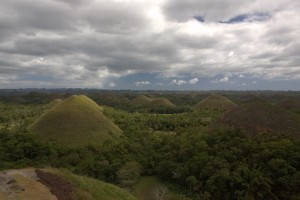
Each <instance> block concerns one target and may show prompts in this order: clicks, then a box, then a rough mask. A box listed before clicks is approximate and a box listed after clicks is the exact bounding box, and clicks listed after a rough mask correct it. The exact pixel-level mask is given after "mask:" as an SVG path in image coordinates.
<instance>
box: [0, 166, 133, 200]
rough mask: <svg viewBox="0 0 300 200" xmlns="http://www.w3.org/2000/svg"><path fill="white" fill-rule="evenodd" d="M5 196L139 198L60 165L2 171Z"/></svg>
mask: <svg viewBox="0 0 300 200" xmlns="http://www.w3.org/2000/svg"><path fill="white" fill-rule="evenodd" d="M0 199H1V200H99V199H101V200H111V199H113V200H136V198H135V197H133V196H132V195H130V194H129V193H127V192H126V191H125V190H123V189H121V188H119V187H117V186H114V185H111V184H108V183H104V182H102V181H99V180H95V179H91V178H87V177H83V176H78V175H74V174H72V173H69V172H67V171H61V170H57V169H18V170H7V171H1V172H0Z"/></svg>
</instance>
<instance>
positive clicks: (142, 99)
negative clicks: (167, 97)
mask: <svg viewBox="0 0 300 200" xmlns="http://www.w3.org/2000/svg"><path fill="white" fill-rule="evenodd" d="M151 101H152V99H151V98H149V97H147V96H145V95H139V96H137V97H136V98H134V99H133V100H132V101H131V103H130V104H131V105H132V106H145V105H149V104H150V103H151Z"/></svg>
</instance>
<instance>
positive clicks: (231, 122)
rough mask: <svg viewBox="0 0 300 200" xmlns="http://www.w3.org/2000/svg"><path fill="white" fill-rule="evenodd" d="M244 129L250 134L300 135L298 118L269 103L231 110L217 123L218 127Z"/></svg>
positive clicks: (244, 105)
mask: <svg viewBox="0 0 300 200" xmlns="http://www.w3.org/2000/svg"><path fill="white" fill-rule="evenodd" d="M220 124H221V125H225V126H229V127H231V128H234V129H242V130H243V131H245V132H247V133H250V134H257V133H269V132H272V133H287V134H295V135H300V119H299V117H298V116H296V115H294V114H293V113H290V112H288V111H286V110H284V109H282V108H279V107H277V106H273V105H270V104H267V103H260V102H256V103H246V104H243V105H241V106H239V107H238V108H235V109H234V110H231V111H229V112H227V113H224V115H223V116H222V117H221V118H220V119H219V120H218V121H217V125H220Z"/></svg>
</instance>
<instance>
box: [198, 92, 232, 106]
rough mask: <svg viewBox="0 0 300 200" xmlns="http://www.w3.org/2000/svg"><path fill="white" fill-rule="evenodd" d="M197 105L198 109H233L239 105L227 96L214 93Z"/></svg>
mask: <svg viewBox="0 0 300 200" xmlns="http://www.w3.org/2000/svg"><path fill="white" fill-rule="evenodd" d="M195 107H196V109H209V110H232V109H234V108H236V107H238V105H237V104H235V103H234V102H233V101H231V100H230V99H228V98H226V97H223V96H220V95H216V94H213V95H210V96H208V97H206V98H205V99H203V100H201V101H199V102H198V103H197V104H196V105H195Z"/></svg>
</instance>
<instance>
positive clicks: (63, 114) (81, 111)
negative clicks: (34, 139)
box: [29, 95, 122, 146]
mask: <svg viewBox="0 0 300 200" xmlns="http://www.w3.org/2000/svg"><path fill="white" fill-rule="evenodd" d="M29 128H30V129H31V130H32V131H33V132H34V133H39V134H41V135H42V136H43V137H45V138H47V139H53V140H55V141H56V142H57V143H58V144H59V145H67V146H78V145H85V144H89V143H99V142H102V141H103V140H105V139H107V138H110V137H112V136H119V135H120V134H121V132H122V131H121V129H120V128H119V127H118V126H116V125H115V124H114V123H113V122H112V121H110V120H109V119H108V118H107V117H105V116H104V115H103V113H102V108H101V107H100V106H98V105H97V104H96V103H95V102H94V101H92V100H91V99H89V98H88V97H86V96H83V95H80V96H77V95H74V96H71V97H69V98H68V99H66V100H64V101H63V102H61V103H59V104H57V105H55V106H54V107H52V108H51V109H50V110H48V111H47V112H46V113H45V114H44V115H42V116H41V117H40V118H39V119H38V120H37V121H35V122H34V123H33V124H32V125H31V126H30V127H29Z"/></svg>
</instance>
